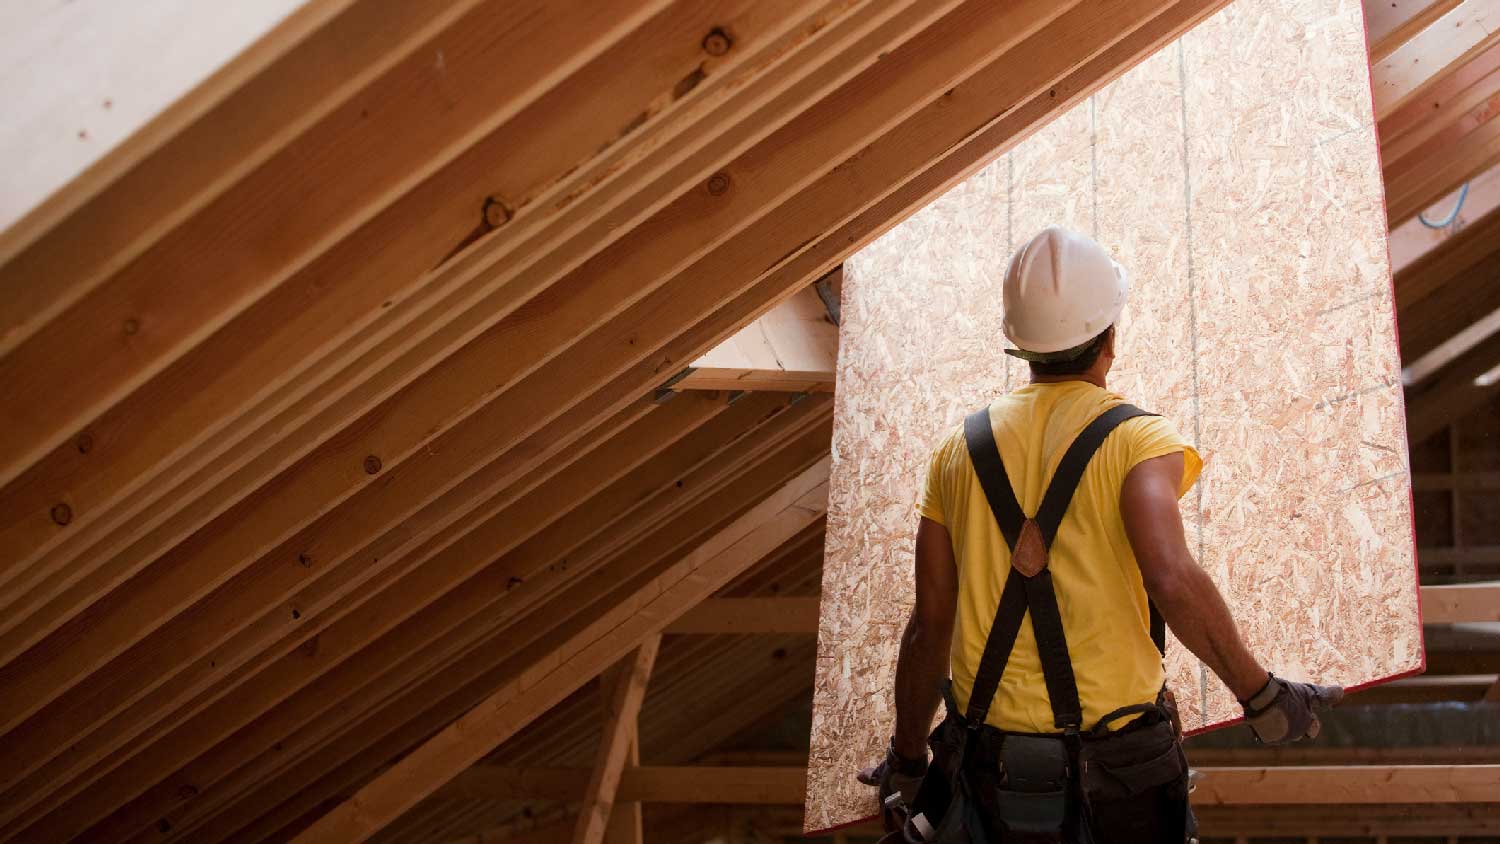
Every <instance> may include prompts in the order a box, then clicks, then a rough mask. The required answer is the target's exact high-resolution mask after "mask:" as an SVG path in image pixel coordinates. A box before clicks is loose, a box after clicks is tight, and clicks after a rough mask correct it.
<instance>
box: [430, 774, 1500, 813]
mask: <svg viewBox="0 0 1500 844" xmlns="http://www.w3.org/2000/svg"><path fill="white" fill-rule="evenodd" d="M1197 770H1199V771H1200V772H1201V773H1202V774H1203V775H1204V776H1203V779H1202V780H1200V781H1199V783H1198V787H1197V789H1196V790H1195V791H1194V792H1193V797H1192V800H1193V804H1194V805H1195V806H1235V805H1239V806H1259V805H1267V804H1275V805H1297V804H1302V805H1323V804H1367V805H1373V804H1383V803H1412V804H1416V803H1495V802H1500V765H1349V766H1342V765H1341V766H1306V767H1301V766H1278V767H1205V768H1198V769H1197ZM581 774H582V772H581V771H579V770H576V769H573V770H570V769H545V768H543V769H511V768H488V767H479V768H472V769H470V770H469V771H466V772H465V773H464V774H463V775H461V776H460V777H459V778H458V779H456V780H455V781H454V783H453V785H452V786H451V789H452V790H450V791H446V792H445V793H446V794H449V795H451V796H455V797H466V798H471V799H488V800H495V799H515V798H518V797H526V796H531V797H541V798H545V799H551V800H569V799H576V797H577V795H578V794H579V793H580V782H581ZM806 777H807V769H806V768H805V767H803V766H793V767H782V768H738V767H721V768H707V767H696V768H695V767H687V768H638V769H636V770H634V771H628V772H626V775H625V777H624V779H623V780H622V782H621V794H622V796H623V795H629V796H630V797H631V798H633V799H639V800H642V801H645V802H683V803H693V802H701V803H785V804H800V803H801V802H802V800H803V798H804V797H805V794H806V782H807V780H806Z"/></svg>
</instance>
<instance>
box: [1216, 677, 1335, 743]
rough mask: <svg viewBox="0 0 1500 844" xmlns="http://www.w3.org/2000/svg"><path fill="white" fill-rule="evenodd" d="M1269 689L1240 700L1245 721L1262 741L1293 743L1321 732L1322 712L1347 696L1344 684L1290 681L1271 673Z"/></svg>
mask: <svg viewBox="0 0 1500 844" xmlns="http://www.w3.org/2000/svg"><path fill="white" fill-rule="evenodd" d="M1269 676H1270V679H1268V680H1267V681H1266V685H1265V688H1263V689H1261V690H1260V691H1258V692H1256V693H1255V694H1254V695H1253V696H1252V697H1251V698H1250V699H1249V700H1242V701H1240V705H1241V706H1243V707H1244V708H1245V720H1246V721H1247V722H1248V723H1249V724H1250V729H1251V730H1253V731H1254V732H1255V738H1256V740H1258V741H1259V742H1260V743H1262V744H1290V743H1291V742H1294V741H1298V740H1299V739H1304V738H1316V737H1317V735H1318V727H1319V724H1318V712H1319V711H1320V710H1325V709H1329V708H1332V707H1333V706H1334V705H1335V704H1337V703H1338V702H1339V701H1341V700H1343V699H1344V689H1343V687H1342V686H1315V685H1313V684H1312V683H1289V682H1287V681H1285V680H1280V679H1277V677H1276V676H1275V675H1269Z"/></svg>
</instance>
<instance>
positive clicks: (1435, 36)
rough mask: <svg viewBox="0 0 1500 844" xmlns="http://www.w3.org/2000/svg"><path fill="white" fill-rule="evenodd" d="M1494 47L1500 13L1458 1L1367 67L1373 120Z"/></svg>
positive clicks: (1481, 3) (1482, 1) (1473, 0)
mask: <svg viewBox="0 0 1500 844" xmlns="http://www.w3.org/2000/svg"><path fill="white" fill-rule="evenodd" d="M1496 43H1500V10H1496V8H1495V6H1494V4H1493V3H1490V2H1489V0H1463V2H1460V3H1458V4H1457V5H1455V6H1453V7H1452V8H1451V9H1450V10H1448V11H1447V12H1446V13H1445V14H1443V15H1442V16H1441V17H1438V18H1436V19H1435V20H1433V21H1432V22H1431V23H1429V24H1427V25H1426V26H1424V27H1423V28H1422V29H1421V30H1420V31H1418V32H1416V33H1414V34H1413V35H1412V36H1411V37H1410V38H1409V39H1408V40H1407V41H1405V42H1404V43H1402V44H1401V45H1400V46H1399V47H1396V48H1395V49H1393V50H1391V51H1390V52H1389V54H1388V55H1387V56H1386V57H1385V58H1384V59H1380V60H1378V61H1377V62H1376V63H1375V64H1373V65H1372V66H1371V68H1370V75H1371V82H1372V83H1373V84H1372V87H1373V90H1374V96H1375V114H1376V117H1377V118H1382V119H1383V118H1385V117H1386V116H1387V115H1390V114H1391V113H1393V112H1394V111H1395V110H1396V109H1398V108H1400V107H1401V106H1402V104H1404V103H1406V102H1407V101H1408V100H1410V99H1412V98H1413V97H1416V96H1418V95H1420V94H1421V93H1422V92H1423V91H1425V90H1427V89H1428V88H1430V87H1431V86H1432V85H1433V84H1434V83H1436V82H1437V80H1439V79H1441V78H1442V77H1443V76H1445V75H1447V74H1448V73H1449V72H1450V70H1451V69H1452V68H1454V67H1458V66H1461V65H1462V64H1463V63H1464V62H1465V61H1467V60H1468V59H1470V58H1472V57H1473V56H1475V55H1477V54H1479V53H1481V52H1483V51H1484V50H1485V49H1487V48H1489V47H1490V46H1492V45H1494V44H1496Z"/></svg>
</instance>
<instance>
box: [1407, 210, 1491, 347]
mask: <svg viewBox="0 0 1500 844" xmlns="http://www.w3.org/2000/svg"><path fill="white" fill-rule="evenodd" d="M1479 225H1481V224H1476V228H1477V227H1478V226H1479ZM1497 275H1500V250H1497V251H1495V252H1493V253H1492V254H1490V255H1488V256H1486V257H1484V258H1481V259H1479V260H1478V261H1476V262H1475V263H1474V264H1472V265H1471V266H1469V267H1468V268H1466V269H1463V270H1460V271H1458V272H1457V273H1455V274H1453V275H1450V276H1448V277H1447V279H1446V281H1445V282H1443V283H1440V284H1438V285H1437V286H1436V287H1435V288H1434V289H1433V290H1432V291H1431V292H1430V293H1429V294H1428V295H1426V296H1424V297H1422V298H1421V299H1418V300H1416V301H1414V302H1411V303H1409V304H1406V305H1401V304H1399V303H1398V305H1397V315H1396V319H1397V322H1398V324H1399V325H1400V326H1401V356H1402V360H1403V361H1404V362H1405V363H1408V364H1410V363H1414V362H1416V361H1417V360H1419V359H1421V358H1422V357H1423V356H1425V355H1427V354H1428V353H1429V352H1431V351H1433V350H1434V349H1436V348H1438V347H1439V346H1441V345H1442V344H1443V343H1444V342H1445V341H1447V340H1448V339H1449V338H1451V337H1453V336H1454V335H1455V334H1457V333H1459V332H1460V331H1462V330H1463V329H1465V328H1467V327H1468V326H1469V325H1471V324H1473V323H1474V321H1475V320H1477V319H1480V318H1482V317H1484V316H1486V315H1487V314H1489V313H1491V312H1493V311H1494V310H1495V309H1496V308H1500V291H1497V290H1496V287H1497V285H1495V284H1493V283H1492V282H1493V280H1494V279H1495V278H1496V277H1497ZM1400 290H1401V288H1400V287H1398V288H1397V291H1398V292H1397V298H1398V299H1400V298H1403V294H1402V293H1401V292H1400ZM1449 366H1451V364H1449ZM1441 372H1442V370H1439V373H1441Z"/></svg>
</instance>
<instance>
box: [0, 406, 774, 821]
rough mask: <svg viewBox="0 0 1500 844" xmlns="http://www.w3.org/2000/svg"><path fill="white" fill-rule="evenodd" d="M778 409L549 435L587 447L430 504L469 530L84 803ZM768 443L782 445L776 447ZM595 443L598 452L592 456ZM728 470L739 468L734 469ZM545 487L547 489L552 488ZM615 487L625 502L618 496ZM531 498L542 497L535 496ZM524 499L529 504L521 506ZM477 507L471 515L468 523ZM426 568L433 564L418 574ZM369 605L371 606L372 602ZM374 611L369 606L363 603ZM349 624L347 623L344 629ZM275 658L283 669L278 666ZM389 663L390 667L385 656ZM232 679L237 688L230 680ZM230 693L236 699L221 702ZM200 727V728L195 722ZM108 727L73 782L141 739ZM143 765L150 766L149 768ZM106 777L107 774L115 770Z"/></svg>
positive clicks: (489, 586) (75, 813)
mask: <svg viewBox="0 0 1500 844" xmlns="http://www.w3.org/2000/svg"><path fill="white" fill-rule="evenodd" d="M676 404H677V403H676V402H674V403H673V405H676ZM775 407H776V403H775V402H772V401H769V400H754V401H745V402H743V403H739V404H737V405H736V406H735V407H733V408H731V409H729V410H728V411H726V410H725V408H724V404H723V402H722V401H719V402H715V401H712V400H701V399H700V400H687V401H685V402H684V403H683V406H681V407H675V406H664V407H661V408H656V409H650V408H651V405H649V404H645V403H641V404H638V405H634V406H632V407H631V408H629V409H628V410H627V411H624V412H622V414H621V415H620V416H619V417H617V419H615V420H606V421H605V423H604V424H602V425H598V426H596V427H595V428H593V429H592V430H590V429H589V428H588V427H587V425H584V426H580V427H577V428H570V426H559V427H556V428H552V429H549V433H550V434H551V435H552V436H551V437H550V438H551V439H556V435H557V434H560V433H569V434H573V435H582V436H584V437H585V438H586V439H584V440H583V447H582V448H576V449H574V450H572V451H569V452H563V453H559V449H558V448H557V447H556V446H554V447H552V448H550V449H548V450H545V451H543V452H542V454H541V455H540V456H542V457H548V456H553V457H554V458H555V457H558V456H560V457H562V458H563V459H562V460H556V459H554V461H552V462H545V463H541V464H540V465H539V466H537V467H536V468H534V469H532V470H531V471H530V472H528V473H526V474H525V475H524V476H522V478H521V480H519V481H517V482H516V486H511V487H506V486H505V485H504V484H493V483H492V484H490V485H488V486H489V488H490V490H491V491H490V492H485V491H484V490H485V489H486V486H480V487H478V488H477V489H471V490H464V492H466V493H467V494H469V495H471V496H478V497H479V498H480V500H483V499H485V498H488V500H487V501H484V503H483V504H481V505H480V506H478V507H477V508H474V504H475V503H478V502H470V503H465V502H464V501H462V500H455V501H449V500H447V498H446V497H444V498H439V499H438V500H436V501H435V502H433V505H432V506H431V507H430V508H429V509H434V510H439V511H441V510H447V511H449V512H450V513H452V514H453V515H457V516H461V517H463V519H464V520H463V521H459V522H458V523H457V524H458V525H459V527H458V528H455V529H454V530H453V531H452V532H451V533H449V534H447V535H445V536H442V537H441V538H440V539H437V540H431V541H428V542H426V543H424V544H423V545H421V546H419V547H418V548H416V549H415V550H413V551H412V552H410V554H409V555H407V556H406V559H405V560H403V561H402V562H401V563H399V564H398V565H394V566H393V567H392V568H390V569H388V570H387V571H386V572H384V573H382V575H380V576H379V577H377V578H374V579H373V580H371V581H370V582H368V583H367V584H366V585H365V586H363V587H361V589H360V590H359V591H358V592H356V593H354V594H351V595H350V596H348V597H346V598H345V599H343V600H342V601H341V602H340V605H339V607H337V608H335V609H334V610H331V611H329V612H328V613H324V614H322V615H320V616H319V618H318V620H317V621H316V622H314V623H311V624H310V625H309V626H308V627H304V628H299V629H297V630H296V631H295V634H296V635H294V636H293V637H292V638H290V639H289V640H286V641H284V643H282V644H280V645H278V647H276V648H274V649H272V651H270V652H269V653H268V654H266V655H262V656H261V657H260V658H258V659H257V660H255V661H254V662H252V663H251V664H250V665H248V666H247V667H246V668H244V669H241V672H240V676H239V678H238V680H239V682H230V681H228V680H226V679H225V678H221V679H220V681H219V682H220V685H219V686H218V687H217V688H216V689H215V690H214V691H215V692H217V694H216V695H213V696H200V697H199V698H197V699H195V700H194V702H193V704H192V705H191V706H190V707H185V708H180V709H178V711H177V712H176V714H175V715H174V716H173V717H172V718H171V719H167V720H166V721H164V722H163V723H162V725H161V727H159V728H157V729H155V730H153V731H152V732H151V733H149V734H148V735H149V737H150V738H151V739H152V740H160V739H161V738H162V736H163V735H164V734H170V736H171V737H170V738H168V739H166V740H165V741H163V742H160V743H159V744H158V745H157V746H155V747H153V748H152V750H153V751H156V752H153V753H149V754H147V756H146V757H144V758H143V759H141V760H140V762H139V763H136V764H134V765H132V766H131V767H130V768H128V769H127V772H128V773H127V772H122V774H121V775H119V776H116V777H115V778H113V779H112V780H111V782H110V783H109V784H108V786H109V787H103V788H101V787H98V786H95V787H93V788H90V789H89V791H88V792H87V796H86V800H87V803H88V804H92V805H98V804H99V803H100V801H103V800H107V799H110V796H111V795H112V794H113V793H114V792H116V791H118V790H119V789H120V788H125V789H131V788H135V789H139V788H140V787H141V786H142V785H144V784H147V783H149V782H151V781H152V780H151V779H149V777H151V776H155V777H160V776H161V775H163V774H165V773H166V772H167V771H170V770H171V769H172V768H171V767H166V768H165V769H163V767H162V766H164V765H169V764H170V763H168V762H166V761H165V760H164V759H163V756H164V755H165V759H177V760H179V764H180V762H183V761H186V760H187V759H190V758H192V755H193V754H194V753H196V752H198V751H201V750H204V749H206V745H205V744H204V742H205V741H208V742H210V743H211V741H212V740H213V739H214V738H216V737H222V736H224V735H227V734H228V733H229V732H231V731H232V730H233V729H234V728H235V727H237V726H239V725H242V724H244V723H246V722H247V721H248V720H249V719H250V718H252V717H253V716H255V715H257V714H259V713H261V712H263V711H265V710H266V709H269V708H270V707H271V706H272V705H274V704H275V702H276V701H277V700H279V699H280V697H284V696H285V695H287V694H290V693H291V692H293V691H295V690H296V689H299V688H301V687H303V686H305V685H306V684H307V683H310V682H312V681H313V680H314V679H315V678H316V677H318V676H319V674H320V673H323V672H327V671H329V670H332V669H333V668H334V667H335V666H337V665H339V663H340V661H341V660H343V659H345V658H347V657H349V656H352V655H353V654H354V653H355V652H357V651H359V649H360V648H362V647H364V646H365V645H367V644H369V643H371V642H373V641H375V640H376V639H377V638H378V637H380V636H381V635H382V634H384V633H386V632H387V631H389V630H391V629H392V628H393V627H395V626H396V625H397V624H398V623H400V622H402V621H403V620H404V619H406V618H407V617H408V616H410V615H412V613H414V612H415V611H416V610H418V609H419V608H421V607H422V606H423V605H424V604H427V603H428V602H431V601H433V600H435V599H437V598H438V597H439V596H442V595H443V594H444V592H445V591H446V590H448V589H450V588H451V587H452V586H453V585H454V584H455V583H457V582H460V581H462V580H463V579H464V578H466V577H470V576H471V575H473V574H474V573H475V572H476V571H478V570H480V569H482V568H483V567H484V566H485V564H486V563H487V562H488V561H490V560H493V559H494V558H495V556H496V555H498V554H500V553H503V552H504V551H505V550H507V549H509V548H512V547H515V546H517V545H518V544H519V543H521V542H522V541H523V540H525V539H527V537H528V536H532V535H535V534H537V533H538V532H539V531H544V530H546V529H548V528H550V527H551V526H552V525H553V523H555V522H556V521H557V520H558V519H559V517H561V516H563V514H565V513H568V512H569V511H572V510H575V509H576V508H578V507H579V506H581V505H583V504H588V505H591V506H595V507H598V508H600V509H599V510H598V511H597V512H596V513H595V522H596V523H597V524H599V525H601V526H602V525H603V524H605V523H607V521H608V520H607V519H604V518H602V515H603V514H604V513H605V512H609V510H610V508H611V507H614V508H616V509H617V508H618V507H619V506H621V505H619V504H613V505H611V503H610V497H611V495H613V497H614V498H615V499H616V500H619V499H620V498H622V497H625V496H632V498H631V499H630V500H632V501H634V500H646V499H648V498H649V493H650V492H651V491H652V490H653V486H652V485H653V484H656V485H667V484H670V482H671V479H672V478H678V477H684V478H690V479H693V480H697V478H696V477H694V476H692V475H691V474H686V475H669V476H668V477H667V478H662V477H661V475H662V474H663V470H665V471H666V472H683V473H687V472H689V470H691V469H692V467H693V466H694V465H696V464H698V463H702V462H704V461H709V460H714V459H717V458H722V457H723V456H724V454H723V443H724V442H725V441H726V440H730V441H733V440H735V439H737V438H739V437H742V436H743V435H744V434H745V433H746V432H748V431H750V430H755V429H756V427H757V426H759V425H761V423H762V422H763V421H764V419H765V416H766V414H768V413H773V411H774V409H775ZM648 410H649V412H648ZM773 415H774V414H773ZM643 417H644V418H643ZM770 439H771V441H772V442H774V441H775V438H774V437H770ZM573 441H575V439H574V437H572V436H569V437H564V438H563V440H562V444H567V443H570V442H573ZM591 442H592V443H596V444H602V445H601V446H600V447H597V448H592V449H591V448H590V447H589V444H590V443H591ZM668 448H672V449H673V452H672V457H671V459H670V460H669V461H657V462H659V463H662V464H663V465H662V468H661V469H654V468H651V467H653V466H654V465H655V464H654V463H646V465H647V467H648V470H643V469H642V468H641V464H642V463H645V462H646V461H648V460H650V459H651V458H652V457H653V456H654V455H657V454H660V453H663V452H664V451H665V450H666V449H668ZM570 464H571V465H570ZM730 465H733V464H732V462H731V463H730ZM554 473H556V474H555V476H554ZM626 473H632V474H631V475H630V478H629V479H628V480H620V481H616V479H617V478H621V479H623V478H624V476H625V475H626ZM549 477H551V480H548V478H549ZM543 481H546V483H545V484H544V483H543ZM611 483H613V486H611V485H610V484H611ZM600 485H604V487H605V489H607V490H609V491H610V493H611V495H604V496H600V495H595V496H592V497H591V496H590V495H589V491H591V490H593V489H596V488H598V487H599V486H600ZM497 487H498V488H497ZM617 488H618V489H619V490H620V491H621V493H622V494H617V493H614V490H615V489H617ZM533 489H535V491H534V492H532V491H531V490H533ZM523 493H525V494H526V495H527V497H525V498H521V496H522V494H523ZM518 499H519V500H518ZM601 499H602V500H601ZM471 508H472V512H468V514H467V515H464V514H465V512H466V511H469V510H471ZM455 511H456V512H455ZM597 530H598V527H593V528H588V527H585V528H584V529H577V528H575V529H573V530H572V533H571V535H572V536H573V537H574V538H575V539H576V540H577V541H583V540H586V539H587V538H589V537H590V536H592V535H593V534H594V533H595V532H596V531H597ZM392 550H393V551H394V550H395V549H392ZM424 561H425V562H427V563H428V565H425V566H422V565H420V564H421V563H423V562H424ZM528 574H529V573H528V572H525V571H518V572H515V573H514V575H519V576H527V575H528ZM509 576H512V575H507V576H502V577H500V578H499V579H498V581H495V582H493V583H490V582H487V581H484V580H480V581H477V582H472V581H471V586H472V587H473V588H475V589H477V590H479V591H478V592H476V593H475V597H476V598H477V597H478V596H479V595H495V594H504V593H505V591H506V590H507V582H508V577H509ZM491 580H493V578H492V579H491ZM372 597H373V600H370V599H371V598H372ZM366 601H369V603H365V602H366ZM356 608H357V609H356ZM346 615H347V616H348V617H347V618H344V616H346ZM311 637H316V639H313V638H311ZM307 642H312V643H313V644H315V645H316V651H315V653H316V655H317V656H318V659H316V660H312V659H307V658H297V656H296V655H297V654H298V653H300V651H299V650H298V649H300V648H303V647H305V643H307ZM284 655H285V656H284ZM227 656H228V654H224V653H219V654H216V655H214V657H212V658H211V660H212V659H224V658H226V657H227ZM267 656H269V657H277V658H281V659H280V660H278V661H274V662H273V661H271V660H268V659H267ZM382 658H383V659H386V660H389V659H390V658H391V656H390V651H389V649H387V651H386V655H385V656H384V657H382ZM211 660H209V661H204V662H203V663H202V668H204V669H209V668H212V667H213V666H212V664H211ZM268 662H269V663H270V664H269V666H268ZM221 664H227V663H221ZM268 667H269V668H270V674H269V675H261V674H260V672H261V671H262V670H264V669H267V668H268ZM257 675H259V676H257ZM249 677H256V680H255V684H254V685H253V686H251V687H249V688H246V689H239V690H236V689H237V687H238V686H239V683H240V682H244V680H245V679H246V678H249ZM232 679H234V678H229V680H232ZM227 692H233V694H232V695H231V696H229V697H225V695H226V693H227ZM331 695H332V689H331V688H330V687H328V686H326V685H324V686H322V687H321V688H320V696H321V697H323V698H325V699H329V700H330V702H331V701H333V700H337V697H330V696H331ZM221 699H222V700H223V703H222V704H221V705H216V706H212V707H210V704H213V703H214V702H215V701H216V700H221ZM145 702H146V703H147V709H146V711H147V712H156V713H157V714H158V715H159V714H160V713H159V712H157V710H158V708H159V707H163V706H167V704H166V702H164V701H154V700H152V699H151V698H147V699H146V701H145ZM168 708H169V707H168ZM205 709H206V711H204V710H205ZM200 712H201V713H202V714H199V713H200ZM192 716H196V718H195V719H194V720H192V721H188V719H189V718H190V717H192ZM185 721H188V724H187V726H186V727H184V729H186V731H187V734H186V735H183V734H182V733H181V731H180V730H178V731H175V732H173V730H175V729H176V725H178V724H182V723H183V722H185ZM110 726H111V727H112V728H111V729H106V730H104V731H103V732H102V733H101V735H102V736H108V737H109V739H110V741H111V744H110V745H105V746H97V744H96V745H94V746H91V745H90V743H88V742H83V743H80V744H78V745H75V753H73V754H70V755H69V758H68V759H67V760H66V761H67V762H68V763H69V764H70V765H71V767H70V768H68V769H67V770H68V771H72V772H76V771H77V770H78V763H79V762H88V761H91V760H92V759H97V758H99V757H100V755H102V754H103V753H104V752H105V751H106V750H108V749H109V748H110V747H112V746H115V745H118V743H119V740H120V739H121V738H122V737H123V738H129V737H131V736H132V735H134V734H135V732H138V731H139V729H138V728H137V729H136V730H135V732H132V731H131V729H130V726H131V722H128V721H127V722H125V723H112V724H111V725H110ZM141 749H142V748H140V747H139V746H137V747H136V748H135V750H136V751H139V750H141ZM124 758H129V755H126V756H124V757H123V758H121V756H119V755H118V754H117V755H116V756H115V757H113V760H112V761H113V764H115V765H117V764H120V763H121V762H122V761H123V759H124ZM143 765H144V766H146V767H144V768H143V767H142V766H143ZM110 767H113V765H111V766H110ZM103 770H105V771H107V770H108V767H106V768H104V769H103ZM101 773H102V771H100V770H97V769H96V770H94V771H92V772H91V777H84V778H81V779H80V780H78V781H75V783H74V785H73V786H72V789H73V790H77V789H79V788H81V787H82V786H83V785H86V784H87V783H88V782H89V781H90V779H91V778H92V777H97V776H99V775H101ZM62 776H65V774H64V773H63V772H62V771H57V770H49V769H45V768H44V769H43V771H42V772H41V773H40V774H39V775H38V776H37V777H36V778H35V779H36V781H37V784H36V789H37V790H48V791H50V797H51V798H52V800H53V801H55V799H56V798H57V797H58V796H67V795H66V794H64V795H59V794H58V791H59V789H57V788H56V786H53V787H52V788H51V789H45V788H44V785H45V783H47V782H49V781H55V779H56V778H58V777H62ZM204 782H205V780H202V779H197V778H194V779H193V780H192V781H191V784H192V785H193V786H194V787H195V788H202V787H203V784H204ZM8 799H9V800H13V801H15V802H16V803H20V800H19V798H18V797H16V794H15V792H14V791H12V792H10V793H8ZM90 811H91V810H89V809H86V808H83V807H80V806H78V805H77V804H76V803H75V804H74V805H72V806H70V807H69V810H68V811H67V812H66V813H65V815H64V816H63V817H64V818H65V819H66V820H67V821H68V822H72V823H76V822H79V821H80V820H81V819H86V818H90V817H92V815H91V814H90Z"/></svg>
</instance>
